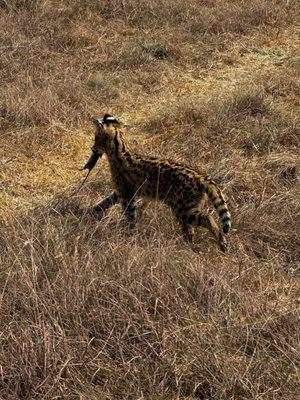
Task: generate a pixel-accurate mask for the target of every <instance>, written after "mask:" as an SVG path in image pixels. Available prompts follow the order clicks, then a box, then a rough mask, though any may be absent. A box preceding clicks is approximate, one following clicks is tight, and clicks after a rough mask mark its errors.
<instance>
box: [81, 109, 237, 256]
mask: <svg viewBox="0 0 300 400" xmlns="http://www.w3.org/2000/svg"><path fill="white" fill-rule="evenodd" d="M92 122H93V123H94V125H95V127H96V132H95V141H94V145H93V147H92V154H91V156H90V158H89V160H88V162H87V163H86V164H85V166H84V168H87V169H89V170H91V169H92V168H93V167H94V166H95V164H96V162H97V160H98V159H99V158H100V157H101V156H102V154H103V153H105V154H106V155H107V157H108V161H109V165H110V170H111V175H112V180H113V183H114V188H115V190H114V191H113V192H112V193H111V194H110V195H109V196H107V197H105V198H104V199H103V200H102V201H101V202H100V203H98V204H96V205H95V206H94V207H93V211H95V212H103V211H104V210H107V209H108V208H109V207H111V206H113V205H114V204H116V203H120V204H121V205H122V207H123V209H124V213H125V215H126V217H127V219H128V221H129V224H130V226H131V227H134V225H135V222H136V198H138V197H146V198H148V199H149V198H150V199H151V198H152V199H159V200H160V201H162V202H164V203H165V204H167V205H168V206H169V207H170V208H171V209H172V211H173V213H174V215H175V216H176V218H177V220H178V221H179V222H180V224H181V226H182V231H183V234H184V237H185V239H186V240H187V241H189V242H190V243H191V245H192V248H193V249H194V250H195V251H196V247H195V246H194V244H193V237H194V228H195V227H196V226H202V227H205V228H207V229H209V231H210V232H211V233H212V234H213V236H214V237H215V238H216V240H217V241H218V243H219V246H220V248H221V250H222V251H224V252H225V251H227V249H228V244H227V241H226V239H225V237H224V233H225V234H226V233H228V231H229V229H230V227H231V216H230V213H229V211H228V207H227V205H226V202H225V199H224V196H223V194H222V191H221V189H220V188H219V187H218V186H217V184H216V183H215V182H214V181H213V180H211V179H210V178H209V177H206V176H203V175H201V174H199V173H198V172H196V171H194V170H193V169H191V168H189V167H187V166H184V165H181V164H178V163H176V162H174V161H169V160H164V159H160V158H155V157H148V156H142V155H139V154H136V153H133V152H131V151H130V150H129V148H128V146H127V144H126V142H125V139H124V132H123V129H122V124H121V123H120V122H119V121H118V120H117V119H116V118H114V117H113V116H111V115H109V114H105V115H104V117H103V118H98V117H93V118H92ZM207 199H209V200H210V201H211V203H212V204H213V206H214V208H215V209H216V211H217V213H218V215H219V218H220V220H221V223H222V231H221V229H220V228H219V226H218V224H217V223H216V221H215V219H214V218H213V216H212V215H211V214H210V213H207V212H204V211H203V208H204V206H205V204H206V203H207Z"/></svg>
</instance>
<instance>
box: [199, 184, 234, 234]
mask: <svg viewBox="0 0 300 400" xmlns="http://www.w3.org/2000/svg"><path fill="white" fill-rule="evenodd" d="M205 191H206V193H207V195H208V197H209V199H210V201H211V202H212V204H213V206H214V207H215V209H216V211H217V213H218V215H219V217H220V220H221V222H222V226H223V232H224V233H228V232H229V230H230V228H231V215H230V212H229V210H228V207H227V204H226V201H225V199H224V196H223V193H222V191H221V189H220V188H219V187H218V186H217V184H216V183H215V182H213V181H212V180H209V181H208V183H207V186H206V189H205Z"/></svg>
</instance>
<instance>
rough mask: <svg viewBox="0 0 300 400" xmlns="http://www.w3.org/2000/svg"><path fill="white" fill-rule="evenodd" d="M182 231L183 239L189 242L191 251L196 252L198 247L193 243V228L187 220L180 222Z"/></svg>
mask: <svg viewBox="0 0 300 400" xmlns="http://www.w3.org/2000/svg"><path fill="white" fill-rule="evenodd" d="M182 233H183V237H184V238H185V240H186V241H187V242H188V243H190V245H191V248H192V250H193V251H195V252H198V251H199V248H198V247H197V246H196V245H195V243H194V236H195V229H194V227H193V226H192V225H190V224H188V223H187V222H182Z"/></svg>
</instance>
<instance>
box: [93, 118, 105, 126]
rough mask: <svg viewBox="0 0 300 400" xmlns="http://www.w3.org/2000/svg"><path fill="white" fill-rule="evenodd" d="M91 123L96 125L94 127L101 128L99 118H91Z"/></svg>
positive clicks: (101, 121)
mask: <svg viewBox="0 0 300 400" xmlns="http://www.w3.org/2000/svg"><path fill="white" fill-rule="evenodd" d="M91 122H92V123H93V124H94V125H96V127H101V126H102V124H103V120H102V118H100V117H91Z"/></svg>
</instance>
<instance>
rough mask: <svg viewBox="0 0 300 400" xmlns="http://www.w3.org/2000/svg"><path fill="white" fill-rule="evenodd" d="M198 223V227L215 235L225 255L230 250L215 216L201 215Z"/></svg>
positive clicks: (198, 216) (198, 217) (197, 219)
mask: <svg viewBox="0 0 300 400" xmlns="http://www.w3.org/2000/svg"><path fill="white" fill-rule="evenodd" d="M196 221H197V225H198V226H202V227H204V228H207V229H208V230H209V231H210V232H211V233H212V234H213V235H214V237H215V238H216V239H217V241H218V243H219V246H220V249H221V250H222V251H223V252H224V253H225V252H226V251H227V250H228V244H227V241H226V239H225V237H224V235H223V233H222V232H221V230H220V228H219V226H218V224H217V222H216V221H215V219H214V218H213V216H212V215H211V214H206V213H199V214H198V215H197V218H196Z"/></svg>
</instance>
